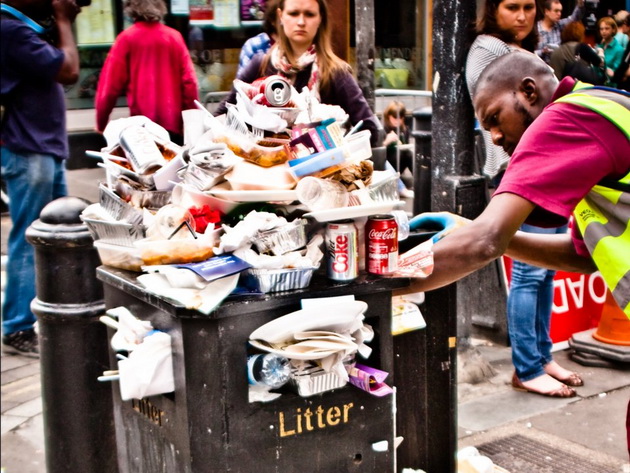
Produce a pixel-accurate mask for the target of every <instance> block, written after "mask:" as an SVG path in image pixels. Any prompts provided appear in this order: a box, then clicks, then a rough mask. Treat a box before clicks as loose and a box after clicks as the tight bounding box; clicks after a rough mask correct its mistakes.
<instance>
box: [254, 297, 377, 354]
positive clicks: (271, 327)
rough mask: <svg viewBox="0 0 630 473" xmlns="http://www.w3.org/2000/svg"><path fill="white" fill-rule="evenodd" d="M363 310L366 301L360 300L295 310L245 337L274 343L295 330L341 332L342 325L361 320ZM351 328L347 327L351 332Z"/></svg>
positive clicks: (284, 339)
mask: <svg viewBox="0 0 630 473" xmlns="http://www.w3.org/2000/svg"><path fill="white" fill-rule="evenodd" d="M366 310H367V303H365V302H363V301H345V302H337V303H335V304H334V305H333V304H329V305H324V306H319V307H317V306H316V307H309V308H308V309H302V310H298V311H296V312H292V313H290V314H287V315H283V316H282V317H278V318H277V319H275V320H272V321H271V322H269V323H266V324H265V325H263V326H262V327H258V328H257V329H256V330H254V331H253V332H252V333H251V335H250V336H249V338H250V342H253V341H255V340H262V341H263V342H267V343H274V344H275V343H281V342H284V341H286V340H291V339H292V338H293V334H294V333H296V332H306V331H309V330H327V331H331V332H338V331H342V330H344V329H345V327H348V326H351V325H352V324H353V322H355V321H356V320H357V319H359V320H360V321H362V320H363V313H364V312H365V311H366ZM353 331H354V330H351V332H353ZM265 346H266V345H265ZM257 348H259V347H257Z"/></svg>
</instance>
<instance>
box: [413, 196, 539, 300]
mask: <svg viewBox="0 0 630 473" xmlns="http://www.w3.org/2000/svg"><path fill="white" fill-rule="evenodd" d="M533 209H534V204H532V203H531V202H529V201H528V200H526V199H523V198H522V197H519V196H517V195H514V194H507V193H505V194H499V195H497V196H496V197H493V198H492V200H491V201H490V203H489V204H488V206H487V207H486V209H485V210H484V211H483V213H482V214H481V215H480V216H479V217H477V218H476V219H475V220H473V221H472V222H470V223H469V224H468V225H465V226H464V227H462V228H460V229H458V230H456V231H454V232H453V233H451V234H450V235H448V236H446V237H445V238H444V239H442V240H440V241H439V242H437V243H436V244H435V245H433V262H434V266H433V273H432V274H431V275H430V276H428V277H427V278H423V279H414V280H413V282H412V284H411V286H410V287H409V288H407V289H404V290H402V291H401V293H405V294H406V293H412V292H420V291H427V290H431V289H437V288H439V287H442V286H446V285H447V284H450V283H452V282H455V281H457V280H459V279H461V278H463V277H464V276H467V275H469V274H470V273H472V272H474V271H476V270H478V269H480V268H482V267H484V266H486V265H487V264H489V263H490V262H492V261H493V260H495V259H496V258H498V257H499V256H501V255H502V254H503V253H504V252H505V251H506V249H507V248H508V245H509V243H510V240H511V239H512V237H513V236H514V234H515V233H516V231H517V230H518V228H519V227H520V226H521V224H522V223H523V222H524V221H525V219H526V218H527V216H528V215H529V214H530V213H531V212H532V210H533Z"/></svg>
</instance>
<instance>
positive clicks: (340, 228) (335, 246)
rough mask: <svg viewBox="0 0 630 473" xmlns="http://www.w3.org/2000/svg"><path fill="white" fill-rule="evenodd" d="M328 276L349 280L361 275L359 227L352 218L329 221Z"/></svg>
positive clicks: (327, 230) (344, 280) (327, 243)
mask: <svg viewBox="0 0 630 473" xmlns="http://www.w3.org/2000/svg"><path fill="white" fill-rule="evenodd" d="M326 257H327V269H328V271H327V274H328V278H329V279H332V280H333V281H340V282H348V281H352V280H354V279H356V278H357V277H358V276H359V245H358V237H357V228H356V227H355V225H354V222H353V221H352V220H350V219H347V220H336V221H334V222H329V223H328V226H327V227H326Z"/></svg>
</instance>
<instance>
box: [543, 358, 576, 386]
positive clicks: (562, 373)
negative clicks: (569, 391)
mask: <svg viewBox="0 0 630 473" xmlns="http://www.w3.org/2000/svg"><path fill="white" fill-rule="evenodd" d="M544 368H545V373H547V374H548V375H549V376H552V377H553V378H556V379H557V380H558V381H560V382H562V383H564V384H566V385H568V386H582V385H584V381H583V380H582V378H581V377H580V375H579V374H577V373H574V372H573V371H569V370H567V369H564V368H563V367H562V366H560V365H559V364H558V363H556V362H555V361H551V362H549V363H547V364H546V365H545V367H544Z"/></svg>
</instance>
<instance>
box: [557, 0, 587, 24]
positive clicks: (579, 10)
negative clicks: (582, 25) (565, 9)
mask: <svg viewBox="0 0 630 473" xmlns="http://www.w3.org/2000/svg"><path fill="white" fill-rule="evenodd" d="M583 16H584V0H578V1H577V2H576V4H575V8H574V9H573V12H572V13H571V15H569V16H568V17H566V18H563V19H562V20H560V21H559V22H558V23H560V28H564V27H565V26H567V25H568V24H569V23H571V22H572V21H580V20H581V19H582V17H583Z"/></svg>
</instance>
